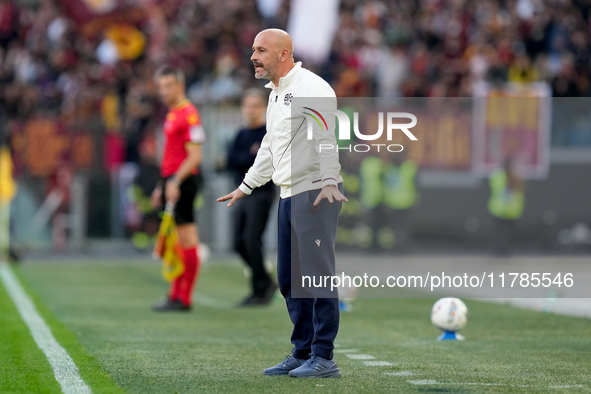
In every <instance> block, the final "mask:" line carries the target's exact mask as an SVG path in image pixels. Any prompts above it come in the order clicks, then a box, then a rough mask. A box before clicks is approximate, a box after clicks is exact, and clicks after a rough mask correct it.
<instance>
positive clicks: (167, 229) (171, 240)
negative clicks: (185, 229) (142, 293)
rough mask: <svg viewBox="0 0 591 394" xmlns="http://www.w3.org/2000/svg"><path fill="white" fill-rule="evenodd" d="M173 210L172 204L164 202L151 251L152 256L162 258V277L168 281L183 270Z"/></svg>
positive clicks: (181, 253)
mask: <svg viewBox="0 0 591 394" xmlns="http://www.w3.org/2000/svg"><path fill="white" fill-rule="evenodd" d="M173 210H174V205H173V204H170V203H168V204H166V209H165V211H164V215H163V216H162V222H161V223H160V230H159V231H158V238H157V240H156V245H155V246H154V253H153V256H154V258H156V259H162V277H163V278H164V279H165V280H166V281H168V282H172V281H173V280H175V279H176V278H178V277H179V276H181V275H182V274H183V272H185V265H184V263H183V249H182V248H181V244H180V243H179V239H178V232H177V229H176V222H175V220H174V214H173Z"/></svg>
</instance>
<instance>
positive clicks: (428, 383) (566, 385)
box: [386, 373, 583, 389]
mask: <svg viewBox="0 0 591 394" xmlns="http://www.w3.org/2000/svg"><path fill="white" fill-rule="evenodd" d="M386 374H389V373H386ZM407 382H408V383H410V384H415V385H430V384H439V385H441V384H446V385H451V386H503V387H522V388H532V387H548V388H552V389H569V388H573V387H583V385H582V384H565V385H560V386H536V385H532V384H507V383H469V382H439V381H437V380H407Z"/></svg>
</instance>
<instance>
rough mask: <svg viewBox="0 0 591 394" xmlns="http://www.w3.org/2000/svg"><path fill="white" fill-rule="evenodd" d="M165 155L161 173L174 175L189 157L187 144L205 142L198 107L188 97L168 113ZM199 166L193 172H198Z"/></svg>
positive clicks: (167, 175) (166, 175) (165, 175)
mask: <svg viewBox="0 0 591 394" xmlns="http://www.w3.org/2000/svg"><path fill="white" fill-rule="evenodd" d="M164 138H165V143H164V155H163V157H162V168H161V175H162V176H163V177H164V178H166V177H169V176H171V175H173V174H174V173H175V172H176V171H177V170H178V168H179V167H180V165H181V163H182V162H183V161H184V160H185V159H186V158H187V151H186V149H185V145H187V144H202V143H204V142H205V131H204V130H203V126H202V125H201V117H200V116H199V112H198V111H197V108H195V106H193V104H191V102H190V101H189V100H187V99H184V100H182V101H181V102H180V103H179V104H178V105H177V106H176V107H175V108H172V109H171V110H170V111H169V112H168V114H166V121H165V122H164ZM197 171H198V170H197V168H195V170H194V171H193V174H197Z"/></svg>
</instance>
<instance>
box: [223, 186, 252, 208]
mask: <svg viewBox="0 0 591 394" xmlns="http://www.w3.org/2000/svg"><path fill="white" fill-rule="evenodd" d="M245 196H246V194H244V192H243V191H242V190H240V189H236V190H234V191H233V192H232V193H230V194H226V195H225V196H223V197H220V198H218V199H217V202H224V201H228V200H230V202H229V203H228V207H231V206H232V205H234V204H235V203H236V201H238V200H240V199H241V198H242V197H245Z"/></svg>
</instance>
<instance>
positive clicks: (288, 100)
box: [283, 93, 293, 105]
mask: <svg viewBox="0 0 591 394" xmlns="http://www.w3.org/2000/svg"><path fill="white" fill-rule="evenodd" d="M292 98H293V94H291V93H287V94H286V95H285V98H284V99H283V105H290V104H291V99H292Z"/></svg>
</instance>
